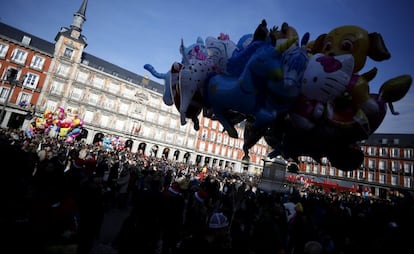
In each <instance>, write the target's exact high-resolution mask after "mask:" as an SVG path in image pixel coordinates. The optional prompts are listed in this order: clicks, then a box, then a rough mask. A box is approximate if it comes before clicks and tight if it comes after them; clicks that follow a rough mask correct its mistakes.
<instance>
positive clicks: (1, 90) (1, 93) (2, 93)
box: [0, 86, 10, 102]
mask: <svg viewBox="0 0 414 254" xmlns="http://www.w3.org/2000/svg"><path fill="white" fill-rule="evenodd" d="M9 92H10V88H8V87H5V86H2V87H0V99H1V101H2V102H4V101H6V98H7V95H8V94H9Z"/></svg>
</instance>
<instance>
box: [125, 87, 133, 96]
mask: <svg viewBox="0 0 414 254" xmlns="http://www.w3.org/2000/svg"><path fill="white" fill-rule="evenodd" d="M122 96H123V97H125V98H129V99H131V98H133V97H134V90H133V89H130V88H128V87H125V88H124V89H123V92H122Z"/></svg>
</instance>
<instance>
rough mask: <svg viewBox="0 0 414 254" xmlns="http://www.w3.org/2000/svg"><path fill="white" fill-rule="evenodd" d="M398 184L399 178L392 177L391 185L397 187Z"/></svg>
mask: <svg viewBox="0 0 414 254" xmlns="http://www.w3.org/2000/svg"><path fill="white" fill-rule="evenodd" d="M397 184H398V176H395V175H393V176H391V185H397Z"/></svg>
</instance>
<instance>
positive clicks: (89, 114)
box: [83, 110, 95, 123]
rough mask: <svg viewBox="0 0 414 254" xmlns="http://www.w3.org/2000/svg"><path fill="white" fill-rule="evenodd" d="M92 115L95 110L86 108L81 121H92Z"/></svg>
mask: <svg viewBox="0 0 414 254" xmlns="http://www.w3.org/2000/svg"><path fill="white" fill-rule="evenodd" d="M94 115H95V112H92V111H89V110H86V111H85V116H84V117H83V121H85V122H86V123H92V122H93V117H94Z"/></svg>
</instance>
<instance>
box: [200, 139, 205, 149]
mask: <svg viewBox="0 0 414 254" xmlns="http://www.w3.org/2000/svg"><path fill="white" fill-rule="evenodd" d="M205 149H206V142H204V141H201V142H200V150H201V151H205Z"/></svg>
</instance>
